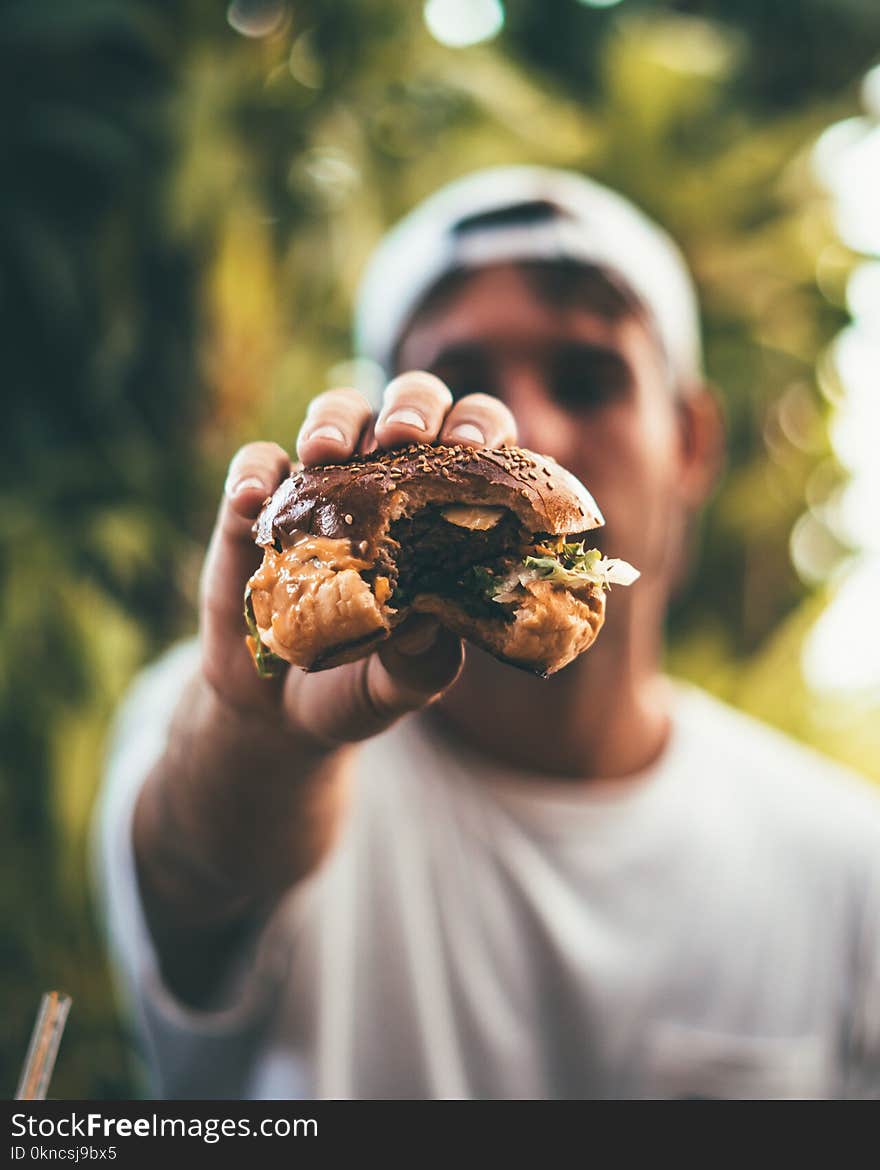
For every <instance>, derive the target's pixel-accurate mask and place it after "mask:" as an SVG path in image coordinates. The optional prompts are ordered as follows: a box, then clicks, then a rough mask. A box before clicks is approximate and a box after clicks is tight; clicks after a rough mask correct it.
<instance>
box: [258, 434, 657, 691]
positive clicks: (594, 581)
mask: <svg viewBox="0 0 880 1170" xmlns="http://www.w3.org/2000/svg"><path fill="white" fill-rule="evenodd" d="M603 523H604V520H603V519H602V514H601V512H600V511H599V509H598V507H597V506H596V503H595V501H594V500H593V498H592V496H591V495H590V493H589V492H588V491H587V489H586V488H585V487H584V485H583V484H582V483H581V482H580V481H579V480H578V479H576V478H575V477H574V476H573V475H572V474H571V473H570V472H568V471H566V470H565V469H564V468H563V467H561V466H560V465H559V464H558V463H556V462H555V461H554V460H553V459H549V458H547V457H545V456H543V455H537V454H535V452H533V451H527V450H525V449H524V448H521V447H500V448H495V449H488V448H474V447H464V446H454V447H450V446H432V445H428V444H425V443H413V444H410V445H409V446H406V447H402V448H399V449H397V450H392V451H376V452H374V453H372V454H369V455H360V456H356V457H354V458H353V459H351V460H350V461H349V462H347V463H340V464H330V465H325V466H318V467H297V468H295V469H294V472H293V474H292V475H291V476H290V477H289V478H288V479H287V480H285V481H284V483H282V484H281V485H280V486H279V487H278V489H277V490H276V491H275V493H274V494H273V495H272V496H271V497H270V498H269V499H268V500H267V501H266V502H265V504H264V506H263V508H262V511H261V513H260V515H259V517H258V519H257V521H256V523H255V525H254V535H255V539H256V543H257V544H258V545H259V546H260V547H261V548H262V549H263V561H262V564H261V565H260V567H259V569H258V570H257V571H256V572H255V573H254V575H253V576H252V577H251V579H250V581H249V582H248V585H247V590H246V593H245V618H246V621H247V624H248V628H249V630H250V633H249V635H248V646H249V648H250V650H251V654H252V656H253V658H254V661H255V663H256V666H257V669H258V671H259V672H260V673H261V674H263V675H267V674H268V675H271V674H274V673H276V672H277V670H278V669H280V668H282V667H283V664H284V663H291V664H292V665H294V666H297V667H300V668H301V669H303V670H306V671H317V670H326V669H328V668H330V667H333V666H338V665H341V664H342V663H345V662H352V661H354V660H356V659H359V658H363V657H365V656H366V655H368V654H370V653H371V652H372V651H373V650H375V649H376V648H377V647H378V646H379V645H380V644H381V643H382V642H383V641H384V640H385V639H386V638H388V637H389V635H390V634H391V633H392V631H393V630H394V629H395V628H396V627H397V626H399V625H400V623H401V622H403V621H404V620H405V619H406V618H407V617H408V616H409V615H410V614H413V613H428V614H433V615H435V616H436V618H437V619H438V620H439V621H440V622H441V623H442V624H443V625H445V626H447V627H448V628H449V629H450V630H452V631H454V632H455V633H456V634H459V635H460V636H461V637H463V638H466V639H468V640H469V641H470V642H472V643H474V644H475V645H477V646H479V647H481V648H482V649H484V650H487V651H488V652H489V653H490V654H493V655H494V656H495V657H496V658H498V659H500V660H501V661H503V662H507V663H510V664H511V665H513V666H518V667H522V668H524V669H526V670H529V671H532V672H534V673H536V674H539V675H542V676H545V677H546V676H548V675H551V674H553V673H555V672H556V671H558V670H560V669H561V668H562V667H564V666H566V665H567V664H568V663H569V662H571V661H572V660H573V659H575V658H576V657H577V656H578V655H579V654H581V653H582V652H583V651H584V650H586V649H587V648H588V647H589V646H590V645H592V643H593V641H594V640H595V638H596V635H597V634H598V633H599V630H600V628H601V626H602V623H603V621H604V617H605V593H606V590H607V589H608V588H609V587H610V586H611V585H612V584H621V585H629V584H631V583H632V582H633V581H634V580H635V579H636V578H637V577H638V575H639V574H638V572H637V571H636V570H635V569H633V568H632V566H631V565H628V564H627V563H626V562H625V561H620V560H612V559H607V558H604V557H603V556H602V554H601V553H600V552H599V551H598V550H597V549H594V548H589V547H588V541H587V540H586V539H585V534H586V533H588V532H589V531H590V530H591V529H594V528H597V527H599V526H600V525H602V524H603Z"/></svg>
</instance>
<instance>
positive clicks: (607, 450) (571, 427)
mask: <svg viewBox="0 0 880 1170" xmlns="http://www.w3.org/2000/svg"><path fill="white" fill-rule="evenodd" d="M398 366H399V368H400V369H401V370H405V369H424V370H430V371H431V372H432V373H434V374H436V375H437V376H438V377H440V378H442V379H443V381H444V382H445V383H446V384H447V385H448V386H449V388H450V390H451V391H452V393H453V395H454V396H455V397H456V398H459V397H462V396H464V395H465V394H471V393H476V392H483V393H487V394H492V395H495V396H496V397H497V398H500V399H501V400H502V401H503V402H505V403H506V404H507V405H508V406H509V407H510V409H511V410H512V412H513V414H514V416H515V418H516V421H517V424H518V426H519V436H520V438H519V441H520V443H521V445H522V446H524V447H529V448H531V449H533V450H535V451H539V452H541V453H543V454H547V455H551V456H553V457H554V458H555V459H557V460H558V461H559V463H561V464H562V465H563V466H564V467H567V468H568V469H569V470H570V471H572V472H574V474H575V475H577V476H578V477H579V478H580V479H581V480H583V482H584V483H585V484H586V486H587V488H588V489H589V490H590V491H591V492H592V494H593V495H594V496H595V498H596V501H597V503H598V504H599V507H600V508H601V510H602V512H603V514H604V516H605V521H606V527H605V528H604V529H600V530H599V531H598V532H597V533H596V534H595V536H596V539H595V540H594V541H593V540H591V543H594V544H596V545H598V546H600V547H601V548H602V549H603V551H604V552H605V554H606V555H608V556H616V557H623V558H624V559H625V560H628V561H631V562H632V563H633V564H634V565H636V566H637V567H638V568H639V569H640V570H641V571H642V573H643V575H644V576H645V577H647V576H648V574H651V576H652V577H653V578H654V579H655V580H656V579H657V578H658V576H663V577H664V578H665V577H666V576H667V572H668V569H669V567H670V563H674V562H675V561H676V560H677V559H678V556H679V555H680V551H681V550H680V542H681V529H682V518H683V516H684V514H685V510H686V509H685V494H686V492H685V488H684V486H683V475H684V470H685V468H684V462H685V448H686V446H687V444H686V442H685V439H684V435H683V427H682V422H681V417H680V413H679V408H678V407H677V406H676V402H675V398H674V394H673V390H672V387H671V385H670V381H669V374H668V371H667V369H666V367H665V363H664V359H663V356H662V354H661V351H660V347H659V343H658V342H657V340H656V339H655V338H654V336H653V335H652V333H651V330H650V327H649V326H648V325H647V323H646V322H644V321H643V320H642V319H641V318H640V317H639V316H636V315H630V314H626V315H624V316H622V317H620V318H618V319H616V320H614V319H611V318H609V317H607V316H604V315H602V314H600V313H599V312H594V311H592V310H591V309H590V308H589V307H588V306H587V305H586V304H584V303H583V301H582V302H581V303H578V304H572V305H566V306H557V305H552V304H547V303H543V302H542V301H541V300H540V299H538V297H537V295H536V294H535V292H533V291H532V289H531V288H530V286H529V284H528V282H527V281H526V279H525V278H524V276H523V274H522V273H521V272H520V271H519V270H518V269H517V268H515V267H514V266H497V267H492V268H485V269H481V270H480V271H479V272H476V273H475V274H474V275H473V277H471V278H470V279H469V280H468V281H467V282H466V283H465V284H464V286H463V287H462V288H461V289H460V290H459V292H458V293H457V294H456V295H454V296H453V297H452V298H451V299H450V300H449V301H448V302H446V303H445V304H442V305H441V306H440V307H438V308H437V309H435V310H434V311H432V312H430V313H429V314H426V315H423V316H421V317H417V318H416V319H415V321H414V323H413V324H412V326H411V327H410V329H409V330H408V332H407V334H406V336H405V338H404V340H403V343H402V345H401V347H400V349H399V359H398Z"/></svg>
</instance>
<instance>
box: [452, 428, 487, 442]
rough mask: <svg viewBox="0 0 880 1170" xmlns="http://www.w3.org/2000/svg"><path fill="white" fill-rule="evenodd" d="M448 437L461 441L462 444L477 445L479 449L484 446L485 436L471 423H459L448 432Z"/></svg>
mask: <svg viewBox="0 0 880 1170" xmlns="http://www.w3.org/2000/svg"><path fill="white" fill-rule="evenodd" d="M449 437H450V438H451V439H461V441H462V442H463V443H479V444H480V446H481V447H483V446H485V444H486V436H485V435H484V434H483V432H482V431H481V430H480V428H479V427H478V426H474V424H473V423H459V424H458V426H457V427H453V428H452V430H451V431H450V432H449Z"/></svg>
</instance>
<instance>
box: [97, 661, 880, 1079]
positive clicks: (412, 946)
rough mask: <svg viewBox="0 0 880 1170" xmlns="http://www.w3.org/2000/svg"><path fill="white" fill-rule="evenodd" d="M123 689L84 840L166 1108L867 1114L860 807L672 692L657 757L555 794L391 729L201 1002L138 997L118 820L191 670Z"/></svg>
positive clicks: (865, 836) (876, 1011) (869, 1047)
mask: <svg viewBox="0 0 880 1170" xmlns="http://www.w3.org/2000/svg"><path fill="white" fill-rule="evenodd" d="M195 654H196V651H195V647H194V645H193V644H191V643H189V644H186V645H183V646H180V647H177V648H176V649H175V650H173V651H172V652H170V653H169V654H168V655H166V656H165V657H164V658H163V659H162V660H160V662H159V663H157V664H156V665H154V666H153V667H151V668H150V669H149V670H147V671H145V672H144V674H143V675H142V676H141V677H140V678H139V679H138V680H137V681H136V683H135V685H134V687H133V688H132V690H131V692H130V693H129V696H128V698H127V700H126V703H125V704H124V707H123V709H122V711H121V714H120V716H119V719H118V721H117V726H116V732H115V737H114V741H113V745H112V749H111V753H110V759H109V766H108V774H107V779H106V785H105V790H104V794H103V798H102V802H101V806H100V811H99V817H98V819H97V822H96V827H97V830H98V832H97V847H98V855H99V882H100V886H101V890H102V894H103V897H104V900H105V908H106V913H107V920H108V925H109V934H110V940H111V945H112V953H113V955H114V958H115V960H116V965H117V968H118V971H119V973H120V976H121V981H122V984H123V987H124V989H125V992H126V998H127V1004H128V1008H129V1010H130V1012H131V1013H132V1015H133V1018H134V1020H135V1022H136V1025H137V1028H138V1030H139V1032H140V1034H141V1036H142V1037H143V1040H144V1044H145V1050H146V1054H147V1059H148V1064H149V1067H150V1070H151V1073H152V1078H153V1079H152V1090H153V1092H154V1093H155V1094H156V1095H162V1096H170V1097H197V1096H208V1097H244V1098H287V1097H331V1098H340V1097H343V1098H364V1097H366V1098H377V1097H392V1098H420V1097H434V1098H545V1097H569V1098H571V1097H576V1098H583V1097H588V1098H597V1097H606V1098H633V1097H636V1098H637V1097H660V1098H666V1097H748V1098H768V1097H835V1096H838V1097H841V1096H842V1097H858V1096H866V1097H873V1096H880V799H878V793H877V791H876V790H875V789H872V787H871V786H870V785H868V784H867V783H866V782H863V781H861V780H859V779H857V778H856V777H854V776H851V775H850V774H848V773H846V772H844V771H843V770H841V769H839V768H837V767H835V766H834V765H832V764H830V763H828V762H827V761H825V760H823V759H821V758H820V757H818V756H816V755H814V754H813V753H811V752H808V751H807V750H805V749H803V748H801V747H799V746H796V745H795V744H793V743H791V742H789V741H788V740H786V739H785V738H783V737H782V736H780V735H779V734H777V733H775V732H772V731H770V730H768V729H767V728H765V727H763V726H761V725H759V724H757V723H755V722H754V721H752V720H750V719H748V718H746V717H744V716H742V715H740V714H737V713H735V712H733V711H732V710H730V709H729V708H727V707H725V706H723V705H722V704H720V703H718V702H717V701H715V700H714V699H711V698H709V697H708V696H707V695H705V694H703V693H701V692H699V691H696V690H693V689H690V688H686V687H677V688H676V702H675V710H674V730H673V734H672V738H671V740H670V743H669V745H668V748H667V750H666V751H665V753H664V755H663V757H662V758H661V760H660V761H659V762H658V763H657V764H656V765H655V766H653V767H652V768H650V769H649V770H647V771H646V772H645V773H644V774H642V775H640V776H638V777H634V778H632V780H631V782H630V783H628V784H626V785H617V786H614V785H601V784H599V785H593V784H591V785H589V786H584V788H583V789H582V790H580V791H574V790H573V789H572V788H571V786H567V785H566V784H564V783H562V782H559V781H554V780H552V779H549V778H546V777H537V776H536V777H522V776H518V777H517V778H515V779H514V778H512V777H511V776H510V775H509V774H507V775H506V774H505V772H504V771H503V770H502V769H500V768H495V767H492V766H490V765H489V764H488V763H487V761H486V760H485V759H484V758H482V757H478V756H475V755H471V754H469V753H467V752H464V751H462V750H461V748H460V747H458V746H456V747H455V748H453V747H452V746H451V745H450V744H449V743H447V742H446V741H444V739H443V738H442V737H441V736H440V735H439V734H438V732H437V731H436V730H434V728H433V726H432V725H431V723H430V721H429V720H427V719H425V718H424V717H421V716H414V717H410V718H408V719H405V720H403V721H401V722H400V723H398V724H397V725H396V726H395V727H393V728H392V729H391V730H389V731H388V732H386V733H385V734H383V735H381V736H379V737H377V738H376V739H374V740H372V741H370V742H368V743H366V744H364V745H362V747H361V748H360V749H359V751H358V753H357V756H356V765H355V767H356V771H357V775H356V777H355V783H354V786H353V793H354V795H353V800H352V805H351V807H350V810H349V813H348V816H347V820H346V824H345V828H344V831H343V833H342V835H341V837H340V839H339V841H338V843H337V845H336V846H335V848H334V850H333V851H332V853H331V855H330V856H329V858H328V859H327V860H326V861H325V863H324V865H323V866H322V867H321V868H320V869H319V870H318V871H317V872H316V873H315V874H313V875H311V876H310V877H309V878H308V879H307V880H306V881H305V882H303V883H301V884H300V885H299V886H298V887H297V888H296V889H295V890H294V891H293V892H292V893H291V895H290V896H289V897H288V898H287V899H286V900H285V901H284V902H283V904H282V905H281V906H280V908H279V909H278V911H277V913H276V914H275V915H274V917H273V919H272V922H271V923H270V925H269V926H268V928H267V929H266V930H265V931H263V932H262V934H261V936H260V938H259V939H258V940H256V941H255V943H254V945H253V946H252V947H251V948H250V949H249V950H248V953H247V954H243V955H242V956H241V960H240V962H239V964H238V970H237V971H236V972H235V973H234V975H233V976H232V977H231V978H230V980H229V985H228V987H226V988H225V991H224V999H223V1003H224V1005H227V1006H223V1007H218V1008H217V1010H214V1011H193V1010H190V1009H189V1008H187V1007H185V1006H184V1005H182V1004H181V1003H180V1002H178V1001H177V1000H176V999H175V998H174V996H173V995H172V994H171V993H170V991H169V990H168V989H167V988H166V987H165V986H164V985H163V982H162V979H161V977H160V975H159V973H158V969H157V964H156V958H155V954H154V950H153V947H152V945H151V942H150V938H149V935H148V932H147V930H146V928H145V925H144V921H143V916H142V912H141V907H140V903H139V899H138V890H137V882H136V878H135V872H134V864H133V857H132V848H131V831H130V830H131V813H132V810H133V807H134V803H135V799H136V796H137V793H138V790H139V787H140V785H141V783H142V781H143V779H144V778H145V776H146V774H147V773H148V771H149V770H150V768H151V767H152V765H153V763H154V762H155V760H156V759H157V758H158V756H159V754H160V752H161V751H162V748H163V745H164V743H165V739H166V735H167V729H168V725H169V720H170V718H171V714H172V711H173V709H174V707H175V704H176V702H177V700H178V698H179V695H180V692H181V690H182V689H183V686H184V684H185V683H186V681H187V680H188V678H189V677H190V675H191V673H192V671H193V669H194V667H195V661H196V657H195Z"/></svg>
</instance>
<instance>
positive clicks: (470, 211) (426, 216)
mask: <svg viewBox="0 0 880 1170" xmlns="http://www.w3.org/2000/svg"><path fill="white" fill-rule="evenodd" d="M517 209H519V212H518V210H517ZM518 260H576V261H580V262H582V263H583V264H585V265H589V266H591V267H597V268H600V269H602V270H604V271H606V272H607V273H608V274H609V276H611V277H612V279H616V280H617V281H618V282H622V283H623V284H624V285H625V286H626V287H627V288H628V289H629V291H630V292H631V293H633V294H634V295H635V296H636V298H637V299H638V300H639V301H640V302H641V304H642V305H643V307H644V308H645V310H646V311H647V313H648V315H649V317H650V318H651V319H652V322H653V324H654V327H655V329H656V332H657V335H658V337H659V339H660V341H661V343H662V345H663V347H664V350H665V352H666V356H667V359H668V361H669V364H670V368H671V371H672V374H673V377H674V379H675V382H676V386H677V389H678V391H679V392H680V393H687V392H688V391H689V390H691V389H693V388H695V387H696V386H697V385H698V384H699V383H700V381H701V378H702V354H701V345H700V323H699V309H698V306H697V297H696V293H695V290H694V286H693V283H692V281H691V277H690V274H689V272H688V268H687V265H686V263H685V260H684V257H683V256H682V254H681V252H680V251H679V249H678V247H677V246H676V245H675V243H674V242H673V240H672V238H671V237H670V236H669V235H668V234H667V233H666V232H665V231H663V230H662V229H661V228H660V227H658V226H657V225H656V224H655V223H654V222H653V221H652V220H650V219H648V217H647V216H646V215H645V214H644V213H643V212H641V211H639V210H638V208H636V207H635V206H634V205H633V204H632V203H630V202H629V201H628V200H626V199H624V198H623V196H621V195H618V194H617V193H616V192H614V191H611V190H609V188H607V187H603V186H602V185H601V184H599V183H596V182H594V181H593V180H592V179H587V178H585V177H584V176H583V175H579V174H576V173H575V172H573V171H563V170H553V169H550V168H546V167H532V166H510V167H492V168H489V169H488V170H481V171H477V172H475V173H473V174H470V175H467V176H465V177H464V178H462V179H457V180H455V181H454V182H452V183H449V184H448V185H447V186H445V187H442V188H440V190H439V191H437V192H435V193H434V194H433V195H431V196H430V197H429V198H428V199H426V200H424V202H422V203H420V204H419V205H418V206H417V207H416V208H415V209H414V210H413V211H411V212H410V213H409V214H408V215H407V216H406V217H405V218H404V219H403V220H401V221H400V222H399V223H398V224H397V225H396V226H395V227H393V228H392V229H391V230H390V231H389V232H388V233H387V235H386V236H385V237H384V239H383V240H382V241H381V242H380V243H379V245H378V247H377V248H376V250H375V252H374V253H373V255H372V257H371V259H370V261H369V263H368V265H367V268H366V271H365V273H364V275H363V277H362V279H361V283H360V288H359V290H358V294H357V298H356V306H355V347H356V350H357V352H358V355H359V356H361V357H365V358H368V359H371V360H372V361H374V362H377V363H378V364H379V365H380V366H381V367H382V369H383V371H384V372H385V374H386V375H387V376H389V377H390V376H391V374H392V373H393V370H392V361H393V354H394V350H395V347H396V345H397V343H398V341H399V340H400V337H401V333H402V331H403V329H404V327H405V326H406V324H407V323H408V321H409V319H410V317H411V315H412V313H413V311H414V310H415V309H416V308H417V307H418V305H419V303H420V302H421V301H422V300H423V298H424V297H425V295H426V294H427V293H428V292H429V291H430V290H431V288H432V287H433V286H434V285H435V284H436V283H437V281H438V280H440V279H441V278H442V277H443V276H445V275H446V274H447V273H449V272H451V271H453V270H454V269H459V268H480V267H483V266H485V265H487V264H499V263H505V262H508V261H514V262H515V261H518Z"/></svg>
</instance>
